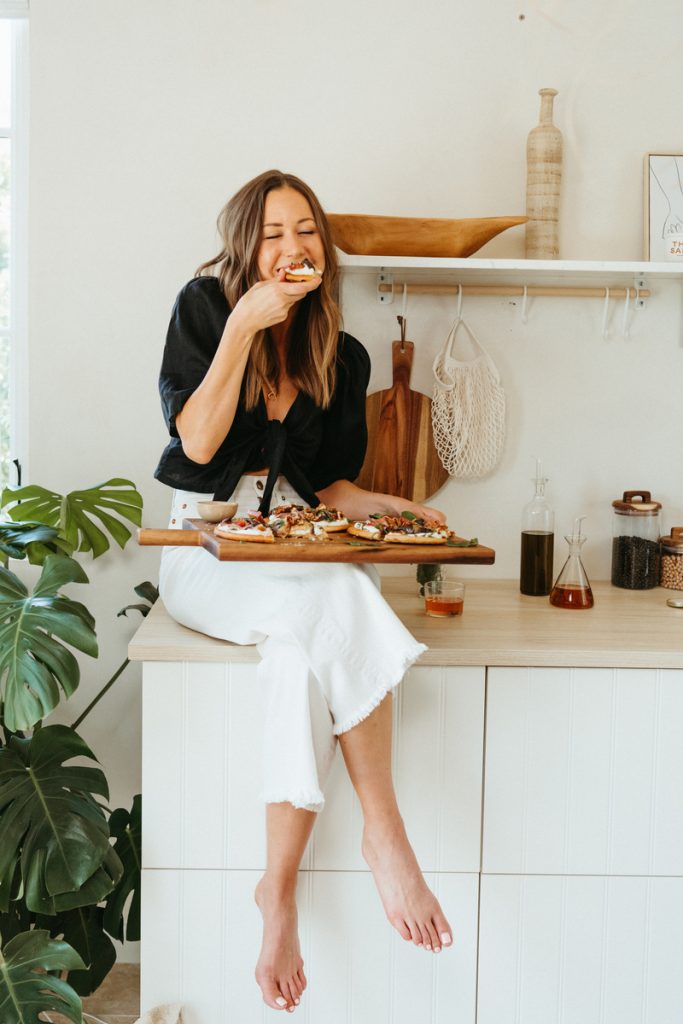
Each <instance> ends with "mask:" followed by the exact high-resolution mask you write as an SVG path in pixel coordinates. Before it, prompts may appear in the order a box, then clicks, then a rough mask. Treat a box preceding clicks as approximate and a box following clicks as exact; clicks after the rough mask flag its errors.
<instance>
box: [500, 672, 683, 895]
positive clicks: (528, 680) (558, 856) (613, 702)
mask: <svg viewBox="0 0 683 1024" xmlns="http://www.w3.org/2000/svg"><path fill="white" fill-rule="evenodd" d="M487 686H488V689H487V721H486V737H487V742H486V786H485V807H484V848H483V858H482V865H483V870H484V871H485V872H487V873H490V872H493V873H496V872H514V873H519V874H561V875H566V874H600V875H683V785H682V784H681V780H683V743H682V742H681V740H682V738H683V671H680V670H678V671H676V670H671V669H669V670H661V669H659V670H658V669H604V668H601V669H569V668H554V669H550V668H530V669H502V668H496V669H489V671H488V684H487Z"/></svg>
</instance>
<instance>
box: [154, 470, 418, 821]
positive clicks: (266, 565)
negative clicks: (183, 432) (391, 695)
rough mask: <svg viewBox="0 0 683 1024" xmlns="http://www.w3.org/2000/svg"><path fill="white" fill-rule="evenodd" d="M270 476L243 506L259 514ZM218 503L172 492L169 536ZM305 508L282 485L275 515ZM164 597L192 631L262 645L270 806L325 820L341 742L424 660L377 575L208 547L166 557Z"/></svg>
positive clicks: (243, 497)
mask: <svg viewBox="0 0 683 1024" xmlns="http://www.w3.org/2000/svg"><path fill="white" fill-rule="evenodd" d="M264 484H265V477H256V476H244V477H242V480H241V481H240V483H239V485H238V488H237V490H236V491H235V494H234V495H233V496H232V499H231V500H233V501H237V502H238V505H239V512H241V513H244V512H247V511H249V510H250V509H255V508H257V506H258V503H259V501H260V495H261V494H262V493H263V487H264ZM211 497H212V495H210V494H209V495H207V494H197V493H194V492H189V491H174V492H173V507H172V511H171V521H170V523H169V526H170V527H171V528H173V529H181V528H182V520H183V519H184V518H196V517H197V515H198V513H197V511H196V503H197V501H200V500H202V499H209V498H211ZM285 501H292V502H297V503H299V504H304V502H303V500H302V499H301V498H300V497H299V495H298V494H297V493H296V492H295V491H294V490H293V489H292V487H291V486H290V485H289V484H288V483H287V481H286V480H284V478H282V477H281V478H280V479H279V480H278V481H277V484H276V487H275V490H274V492H273V499H272V503H273V505H276V504H279V503H280V502H285ZM159 590H160V594H161V598H162V600H163V602H164V605H165V606H166V608H167V610H168V612H169V614H170V615H171V616H172V617H173V618H174V619H176V621H177V622H179V623H181V625H183V626H188V627H189V628H190V629H195V630H197V631H199V632H201V633H207V634H208V635H209V636H215V637H219V638H221V639H223V640H230V641H232V642H233V643H237V644H256V645H257V648H258V651H259V654H260V655H261V661H260V664H259V666H258V670H257V677H258V680H259V688H260V693H261V697H262V703H263V706H264V712H265V729H264V788H263V792H262V797H263V799H264V800H265V801H266V802H267V803H279V802H282V801H288V802H289V803H292V804H293V805H294V806H295V807H301V808H305V809H307V810H311V811H320V810H322V808H323V806H324V803H325V798H324V796H323V787H324V785H325V782H326V780H327V777H328V775H329V772H330V768H331V767H332V761H333V759H334V754H335V749H336V742H337V736H339V735H340V734H341V733H343V732H346V731H347V730H348V729H351V728H352V727H353V726H354V725H357V724H358V723H359V722H361V721H362V720H363V719H364V718H366V717H367V715H369V714H370V712H371V711H372V710H373V709H374V708H376V707H377V705H378V704H379V703H380V702H381V701H382V699H383V698H384V697H385V695H386V694H387V693H388V692H389V691H390V690H393V689H394V688H395V687H396V686H397V685H398V684H399V683H400V681H401V679H402V678H403V676H404V675H405V673H406V671H407V669H408V668H410V666H411V665H412V664H413V662H414V661H415V660H416V659H417V658H418V657H419V656H420V654H421V653H422V651H424V650H426V648H425V646H424V644H420V643H418V642H417V640H415V638H414V637H413V636H412V635H411V634H410V633H409V632H408V630H407V629H406V628H405V626H404V625H403V624H402V623H401V621H400V620H399V619H398V617H397V616H396V615H395V614H394V612H393V611H392V610H391V608H390V607H389V605H388V604H387V603H386V601H385V600H384V598H383V597H382V595H381V593H380V589H379V575H378V573H377V571H376V569H375V568H374V566H372V565H365V564H364V565H354V564H348V563H327V562H322V563H321V562H318V563H305V562H294V563H291V562H290V563H287V562H219V561H218V559H216V558H214V557H213V555H211V554H209V552H208V551H205V550H204V549H203V548H187V547H178V548H173V547H167V548H164V550H163V554H162V559H161V569H160V575H159Z"/></svg>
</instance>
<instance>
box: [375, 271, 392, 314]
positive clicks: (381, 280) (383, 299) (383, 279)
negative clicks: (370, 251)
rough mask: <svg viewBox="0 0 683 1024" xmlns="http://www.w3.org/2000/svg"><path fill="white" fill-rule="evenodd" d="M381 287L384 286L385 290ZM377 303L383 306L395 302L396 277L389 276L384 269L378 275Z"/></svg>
mask: <svg viewBox="0 0 683 1024" xmlns="http://www.w3.org/2000/svg"><path fill="white" fill-rule="evenodd" d="M381 285H384V287H385V290H382V288H381ZM377 301H378V302H380V303H381V304H382V305H383V306H388V305H389V304H390V303H391V302H393V301H394V275H393V274H387V272H386V271H385V270H384V269H383V268H382V267H380V271H379V274H378V275H377Z"/></svg>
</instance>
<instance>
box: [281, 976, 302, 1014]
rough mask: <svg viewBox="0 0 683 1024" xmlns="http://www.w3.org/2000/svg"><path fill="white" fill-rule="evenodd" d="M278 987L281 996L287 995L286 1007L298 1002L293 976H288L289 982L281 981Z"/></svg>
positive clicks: (295, 1004)
mask: <svg viewBox="0 0 683 1024" xmlns="http://www.w3.org/2000/svg"><path fill="white" fill-rule="evenodd" d="M280 989H281V991H282V994H283V996H286V997H287V1003H288V1007H287V1008H288V1009H289V1007H291V1006H297V1005H298V1004H299V1002H300V999H299V992H298V990H297V987H296V984H295V982H294V978H290V979H289V982H286V981H283V982H282V983H281V984H280Z"/></svg>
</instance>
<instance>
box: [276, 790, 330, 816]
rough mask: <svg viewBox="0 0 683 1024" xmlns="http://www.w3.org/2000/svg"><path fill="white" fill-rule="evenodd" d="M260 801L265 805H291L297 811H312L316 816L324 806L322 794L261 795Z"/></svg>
mask: <svg viewBox="0 0 683 1024" xmlns="http://www.w3.org/2000/svg"><path fill="white" fill-rule="evenodd" d="M261 800H263V802H264V803H265V804H291V805H292V807H294V808H296V810H297V811H314V812H315V813H316V814H319V813H320V812H321V811H322V809H323V807H324V806H325V797H324V796H323V795H322V793H297V794H296V795H294V796H292V795H291V794H289V793H283V794H277V795H276V794H272V793H261Z"/></svg>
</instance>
